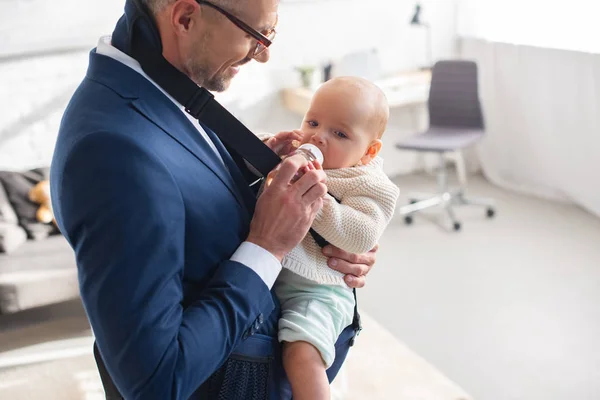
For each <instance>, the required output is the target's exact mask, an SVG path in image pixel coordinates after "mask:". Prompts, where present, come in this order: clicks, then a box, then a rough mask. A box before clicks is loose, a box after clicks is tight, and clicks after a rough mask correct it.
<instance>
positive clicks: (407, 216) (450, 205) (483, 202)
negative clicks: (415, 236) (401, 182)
mask: <svg viewBox="0 0 600 400" xmlns="http://www.w3.org/2000/svg"><path fill="white" fill-rule="evenodd" d="M437 180H438V193H437V194H433V195H432V194H413V195H410V196H409V199H410V200H409V201H410V204H408V205H405V206H402V207H400V208H399V209H398V212H399V214H400V215H403V216H404V222H406V223H407V224H411V223H412V222H413V215H414V214H416V213H418V212H419V211H423V210H426V209H430V208H434V207H437V208H441V209H443V210H444V211H445V213H446V215H447V216H448V218H449V220H450V222H451V224H452V228H453V229H454V230H455V231H459V230H460V229H461V227H462V225H461V223H460V221H459V220H458V219H457V218H456V214H455V213H454V207H456V206H465V205H473V206H480V207H485V208H486V216H487V217H488V218H492V217H494V216H495V215H496V210H495V208H494V201H493V200H492V199H488V198H482V197H470V196H467V195H466V190H465V189H464V188H462V187H461V188H460V189H456V190H450V189H449V188H448V171H447V169H446V162H445V159H444V155H443V154H440V164H439V166H438V172H437Z"/></svg>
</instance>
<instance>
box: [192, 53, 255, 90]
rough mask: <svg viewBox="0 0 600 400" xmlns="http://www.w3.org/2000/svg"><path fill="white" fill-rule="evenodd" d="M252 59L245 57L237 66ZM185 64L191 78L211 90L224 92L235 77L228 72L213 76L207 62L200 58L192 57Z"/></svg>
mask: <svg viewBox="0 0 600 400" xmlns="http://www.w3.org/2000/svg"><path fill="white" fill-rule="evenodd" d="M250 61H252V59H251V58H245V59H244V60H242V61H241V62H239V63H237V64H236V66H241V65H243V64H246V63H248V62H250ZM184 65H185V70H186V71H187V73H188V74H189V77H190V79H192V80H193V81H194V82H195V83H196V84H197V85H199V86H202V87H203V88H205V89H208V90H210V91H214V92H222V91H224V90H226V89H227V88H228V87H229V83H230V82H231V79H233V75H230V76H227V75H226V72H223V73H221V74H220V75H214V76H212V77H211V76H210V71H209V69H208V67H207V66H206V62H204V61H203V60H200V59H194V58H193V57H190V58H188V59H187V61H186V62H185V64H184ZM226 71H227V70H226Z"/></svg>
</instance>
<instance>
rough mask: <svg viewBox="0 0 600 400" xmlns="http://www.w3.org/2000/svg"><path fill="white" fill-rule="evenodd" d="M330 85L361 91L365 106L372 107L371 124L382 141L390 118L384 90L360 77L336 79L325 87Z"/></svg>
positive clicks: (328, 82)
mask: <svg viewBox="0 0 600 400" xmlns="http://www.w3.org/2000/svg"><path fill="white" fill-rule="evenodd" d="M330 84H344V85H347V86H348V87H351V88H353V89H356V90H358V91H360V95H361V97H362V98H364V99H365V104H369V106H370V107H372V108H371V113H370V115H371V121H370V123H371V124H372V126H373V127H374V130H375V133H376V134H377V139H381V137H382V136H383V134H384V132H385V130H386V128H387V123H388V119H389V118H390V107H389V105H388V101H387V97H386V96H385V93H383V90H381V88H380V87H379V86H377V85H375V84H374V83H373V82H371V81H369V80H367V79H364V78H361V77H358V76H340V77H336V78H333V79H331V80H329V81H327V82H326V83H325V84H324V85H330Z"/></svg>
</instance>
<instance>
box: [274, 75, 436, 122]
mask: <svg viewBox="0 0 600 400" xmlns="http://www.w3.org/2000/svg"><path fill="white" fill-rule="evenodd" d="M374 83H375V84H376V85H378V86H379V87H380V88H381V89H383V91H384V93H385V95H386V96H387V99H388V103H389V105H390V108H397V107H407V106H412V105H419V104H424V103H426V102H427V98H428V97H429V85H430V83H431V71H428V70H427V71H406V72H401V73H398V74H396V75H393V76H390V77H386V78H383V79H379V80H377V81H375V82H374ZM313 94H314V90H312V89H308V88H303V87H298V88H287V89H283V90H282V91H281V99H282V101H283V104H284V106H285V107H286V108H287V109H288V110H290V111H293V112H295V113H298V114H301V115H304V113H306V110H308V106H309V105H310V100H311V98H312V96H313Z"/></svg>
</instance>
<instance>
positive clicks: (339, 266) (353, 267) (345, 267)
mask: <svg viewBox="0 0 600 400" xmlns="http://www.w3.org/2000/svg"><path fill="white" fill-rule="evenodd" d="M327 265H329V267H330V268H331V269H335V270H336V271H339V272H341V273H342V274H344V275H354V276H355V277H360V276H364V275H366V274H367V273H368V272H369V270H370V269H371V268H370V267H369V266H368V265H366V264H354V263H351V262H348V261H346V260H343V259H341V258H335V257H331V258H330V259H329V260H328V261H327Z"/></svg>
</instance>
